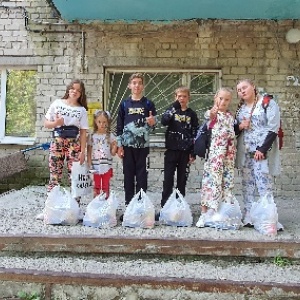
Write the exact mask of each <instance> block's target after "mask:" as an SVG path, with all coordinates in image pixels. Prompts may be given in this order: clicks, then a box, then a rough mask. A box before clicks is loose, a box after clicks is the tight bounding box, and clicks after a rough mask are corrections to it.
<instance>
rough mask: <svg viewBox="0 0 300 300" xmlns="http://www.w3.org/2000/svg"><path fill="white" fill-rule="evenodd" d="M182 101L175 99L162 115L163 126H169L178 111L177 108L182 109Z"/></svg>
mask: <svg viewBox="0 0 300 300" xmlns="http://www.w3.org/2000/svg"><path fill="white" fill-rule="evenodd" d="M180 108H181V106H180V103H179V102H178V101H175V102H174V103H173V104H172V106H170V107H169V108H168V109H167V110H166V111H165V112H164V113H163V115H162V117H161V124H162V125H163V126H167V125H169V122H170V121H171V119H172V117H173V115H174V113H175V112H176V110H178V109H180Z"/></svg>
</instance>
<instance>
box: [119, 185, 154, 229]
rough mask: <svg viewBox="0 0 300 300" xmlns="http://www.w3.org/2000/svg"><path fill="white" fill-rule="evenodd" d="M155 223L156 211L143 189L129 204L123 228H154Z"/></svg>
mask: <svg viewBox="0 0 300 300" xmlns="http://www.w3.org/2000/svg"><path fill="white" fill-rule="evenodd" d="M154 223H155V209H154V205H153V203H152V201H151V200H150V199H149V197H148V196H147V195H146V193H145V192H144V191H143V189H141V190H140V191H139V192H138V193H137V194H136V195H135V196H134V197H133V198H132V200H131V201H130V203H129V204H128V206H127V208H126V210H125V212H124V216H123V222H122V226H124V227H140V228H153V227H154Z"/></svg>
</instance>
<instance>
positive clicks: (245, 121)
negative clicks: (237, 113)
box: [239, 117, 251, 130]
mask: <svg viewBox="0 0 300 300" xmlns="http://www.w3.org/2000/svg"><path fill="white" fill-rule="evenodd" d="M250 122H251V121H250V118H248V119H247V118H245V117H244V118H243V120H242V121H241V123H240V126H239V127H240V130H243V129H249V128H250Z"/></svg>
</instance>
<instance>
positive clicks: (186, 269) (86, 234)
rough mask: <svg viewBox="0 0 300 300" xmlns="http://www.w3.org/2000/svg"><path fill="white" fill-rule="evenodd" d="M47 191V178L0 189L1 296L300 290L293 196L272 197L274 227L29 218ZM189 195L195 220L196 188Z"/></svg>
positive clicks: (282, 293)
mask: <svg viewBox="0 0 300 300" xmlns="http://www.w3.org/2000/svg"><path fill="white" fill-rule="evenodd" d="M150 196H151V197H152V199H156V198H157V199H158V197H156V198H155V195H154V194H153V195H150ZM44 201H45V189H44V187H32V188H28V189H24V190H20V191H14V192H11V193H9V194H6V195H3V196H1V197H0V232H1V235H0V253H1V255H0V299H17V295H18V293H19V292H20V291H22V292H24V293H27V295H29V296H30V295H33V293H34V292H36V293H37V294H38V295H40V297H41V299H43V300H67V299H68V300H73V299H74V300H100V299H101V300H202V299H203V300H204V299H205V300H213V299H214V300H215V299H221V300H223V299H224V300H228V299H234V300H255V299H257V300H265V299H272V300H273V299H274V300H277V299H278V300H279V299H300V279H299V278H300V264H299V258H300V227H299V225H298V213H297V212H298V204H297V201H295V200H294V199H284V201H279V202H278V205H279V212H280V221H281V222H282V223H283V224H284V226H285V231H284V232H280V233H279V234H278V235H277V236H276V237H267V236H263V235H261V234H259V233H258V232H257V231H255V230H254V229H252V228H242V229H241V230H237V231H234V230H224V231H219V230H215V229H212V228H201V229H200V228H196V227H189V228H175V227H168V226H162V225H160V226H155V228H153V229H140V228H124V227H122V226H120V224H118V226H117V227H114V228H111V229H98V228H90V227H86V226H82V224H78V225H76V226H52V225H44V223H43V222H42V221H36V220H35V216H36V215H37V214H38V213H39V212H40V211H41V209H42V208H43V207H44ZM188 201H189V203H191V207H192V210H193V212H194V217H195V220H194V221H196V220H197V217H198V215H197V211H198V210H197V209H198V204H197V201H198V198H197V195H190V198H189V199H188ZM156 205H157V203H156ZM123 209H124V208H121V210H120V211H118V214H120V213H121V212H122V211H123ZM29 296H28V297H27V298H26V299H25V298H23V299H25V300H29V299H30V300H37V299H34V298H30V297H29Z"/></svg>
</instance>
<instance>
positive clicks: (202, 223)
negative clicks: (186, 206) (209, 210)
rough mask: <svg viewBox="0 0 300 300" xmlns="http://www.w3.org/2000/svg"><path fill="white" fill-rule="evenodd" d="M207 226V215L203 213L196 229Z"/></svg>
mask: <svg viewBox="0 0 300 300" xmlns="http://www.w3.org/2000/svg"><path fill="white" fill-rule="evenodd" d="M204 225H205V213H202V214H201V216H200V217H199V220H198V222H197V223H196V227H199V228H203V227H204Z"/></svg>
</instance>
